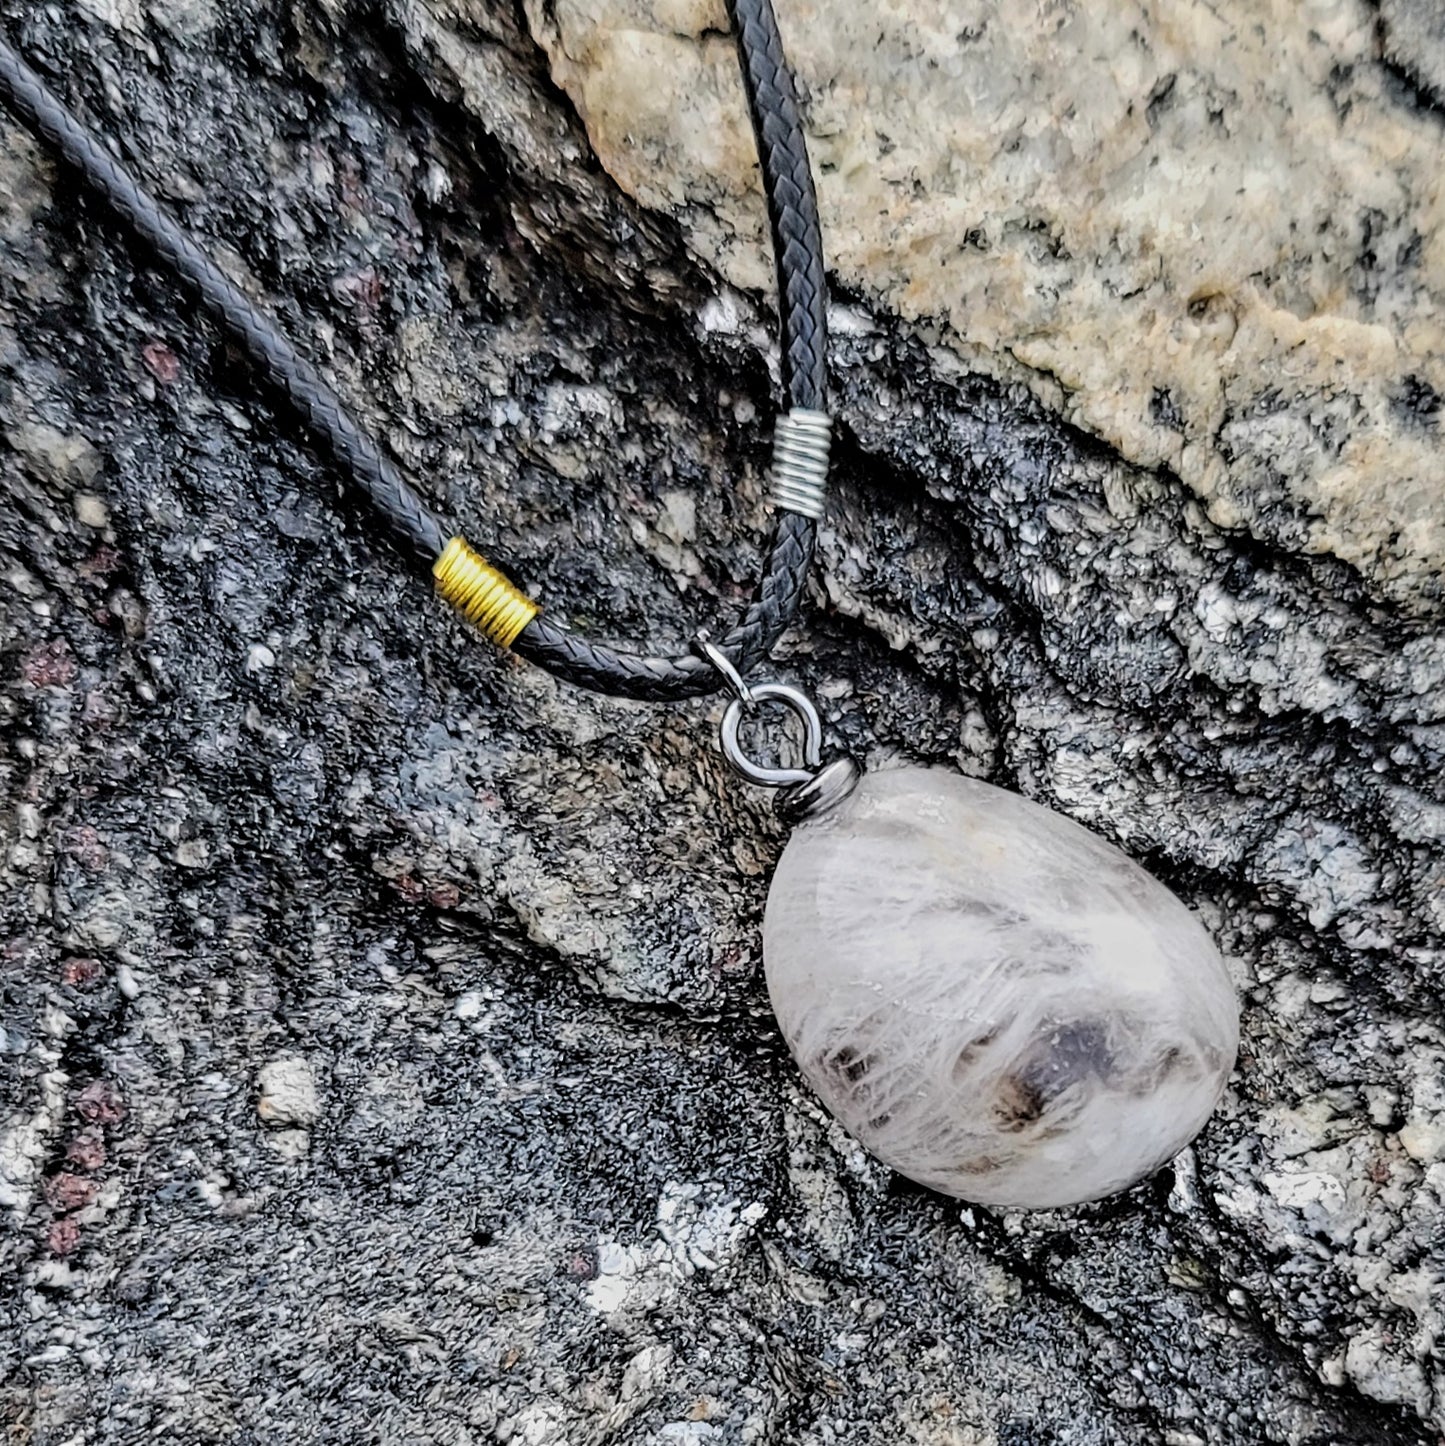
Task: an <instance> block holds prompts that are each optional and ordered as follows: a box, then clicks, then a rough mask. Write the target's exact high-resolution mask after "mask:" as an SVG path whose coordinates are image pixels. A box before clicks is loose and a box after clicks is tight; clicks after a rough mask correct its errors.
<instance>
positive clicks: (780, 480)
mask: <svg viewBox="0 0 1445 1446" xmlns="http://www.w3.org/2000/svg"><path fill="white" fill-rule="evenodd" d="M832 445H833V419H832V417H830V416H829V415H828V414H827V412H816V411H813V410H812V409H811V408H809V407H794V408H793V409H792V411H790V412H785V413H784V414H783V415H782V416H780V417H779V418H778V420H777V425H776V426H775V427H774V429H773V474H772V477H773V487H772V492H771V494H770V496H769V501H771V502H772V504H773V506H774V507H777V508H780V509H781V510H782V511H784V512H796V513H798V514H799V515H800V516H802V517H810V518H812V520H813V521H814V522H817V521H818V519H819V518H821V517H822V515H823V502H824V499H825V497H826V495H827V491H828V453H829V451H830V450H831V448H832Z"/></svg>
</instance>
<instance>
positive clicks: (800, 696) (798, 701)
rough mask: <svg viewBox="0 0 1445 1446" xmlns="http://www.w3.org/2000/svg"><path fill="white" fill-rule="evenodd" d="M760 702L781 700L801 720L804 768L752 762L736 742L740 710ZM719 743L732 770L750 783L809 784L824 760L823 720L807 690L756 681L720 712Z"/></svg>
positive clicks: (771, 786)
mask: <svg viewBox="0 0 1445 1446" xmlns="http://www.w3.org/2000/svg"><path fill="white" fill-rule="evenodd" d="M759 703H780V704H782V706H783V707H784V708H790V709H791V710H792V711H793V712H794V713H796V714H797V715H798V717H799V718H801V719H802V720H803V762H804V763H806V764H807V765H808V766H807V767H806V768H767V767H765V766H764V765H763V764H761V763H754V762H753V760H752V759H751V758H749V757H748V756H747V754H745V753H744V752H743V750H742V746H741V744H740V743H739V742H738V728H739V726H740V725H741V723H742V721H743V711H744V709H747V710H748V711H751V710H752V709H753V708H754V707H755V706H756V705H757V704H759ZM721 744H722V751H723V757H724V758H726V759H727V761H728V763H729V764H730V765H731V766H732V768H733V771H734V772H735V773H738V774H740V775H741V776H742V777H743V778H746V779H747V781H748V782H749V783H758V784H761V785H762V786H763V787H764V788H783V787H785V786H786V785H787V784H790V783H809V782H811V781H812V778H813V775H814V774H815V773H816V772H817V771H818V767H819V765H820V764H821V763H822V761H823V720H822V719H821V718H820V717H819V716H818V710H817V709H816V708H815V707H814V706H813V703H812V700H811V699H810V698H809V697H808V696H807V694H806V693H800V692H799V691H798V690H797V689H796V688H793V687H790V686H789V685H788V684H787V683H758V684H757V685H756V686H755V687H753V688H751V689H750V690H749V694H748V697H747V698H746V699H744V698H741V697H739V698H734V699H733V700H732V702H731V703H729V704H728V707H727V712H726V713H724V714H723V720H722V732H721Z"/></svg>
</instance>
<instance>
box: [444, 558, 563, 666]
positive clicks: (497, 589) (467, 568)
mask: <svg viewBox="0 0 1445 1446" xmlns="http://www.w3.org/2000/svg"><path fill="white" fill-rule="evenodd" d="M431 571H432V577H433V578H435V579H436V588H437V591H438V592H439V593H440V594H441V595H442V596H443V597H444V598H445V599H446V600H447V601H448V602H449V603H450V604H451V605H452V606H453V607H454V608H455V609H456V610H457V611H458V612H459V613H460V614H461V615H462V616H463V617H464V618H465V619H466V620H467V621H468V622H469V623H471V625H472V626H473V627H474V628H476V629H477V631H478V632H480V633H482V634H484V635H485V636H486V637H489V638H490V639H491V640H492V641H493V642H494V643H496V644H498V646H500V647H503V648H510V647H511V646H512V644H513V643H514V642H516V640H517V635H518V634H519V633H520V632H521V631H522V629H523V628H525V627H526V626H527V624H528V623H529V622H531V621H532V619H533V618H534V617H536V616H537V614H538V612H539V611H540V609H539V608H538V606H537V604H536V603H534V602H533V601H532V599H531V598H529V597H528V596H527V595H526V593H524V592H521V591H519V590H518V589H517V588H516V587H514V586H513V584H512V582H511V580H510V579H509V578H507V577H506V576H505V575H504V574H502V573H500V572H498V571H497V569H496V568H494V567H493V566H492V564H491V563H489V562H488V561H487V560H486V558H484V557H483V556H482V555H481V553H479V552H477V551H476V550H475V549H474V548H473V547H472V546H471V544H470V543H469V542H468V541H467V540H466V538H464V537H454V538H452V540H451V541H450V542H449V543H447V545H446V546H445V547H444V548H443V549H442V554H441V556H440V557H439V558H437V560H436V561H435V562H434V563H432V569H431Z"/></svg>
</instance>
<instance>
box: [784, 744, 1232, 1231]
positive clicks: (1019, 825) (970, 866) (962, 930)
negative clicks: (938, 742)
mask: <svg viewBox="0 0 1445 1446" xmlns="http://www.w3.org/2000/svg"><path fill="white" fill-rule="evenodd" d="M763 954H764V960H765V964H766V969H767V978H768V992H769V995H770V996H771V998H772V1004H773V1009H774V1012H775V1013H776V1014H777V1017H778V1022H779V1024H780V1025H781V1026H782V1031H783V1035H784V1037H785V1038H786V1039H787V1041H788V1045H789V1047H790V1048H791V1049H792V1051H793V1055H794V1057H795V1058H796V1059H797V1061H798V1065H799V1067H800V1068H801V1069H802V1071H803V1073H804V1075H805V1076H806V1077H807V1079H808V1081H809V1083H810V1084H811V1085H812V1086H813V1088H814V1089H815V1090H816V1091H817V1092H818V1094H819V1095H820V1096H821V1097H822V1100H823V1103H824V1104H826V1105H827V1107H828V1108H829V1109H830V1110H831V1111H832V1112H833V1113H834V1114H835V1115H836V1116H837V1117H838V1119H839V1120H841V1121H842V1123H843V1125H844V1126H845V1127H846V1128H847V1129H848V1130H849V1132H850V1133H851V1134H853V1135H854V1136H855V1137H856V1138H857V1139H858V1140H859V1141H860V1142H861V1143H862V1144H863V1145H865V1146H866V1147H867V1148H868V1149H869V1150H871V1151H872V1152H873V1154H875V1155H877V1156H878V1158H879V1159H880V1160H882V1161H884V1162H885V1163H886V1164H888V1165H891V1166H892V1167H893V1168H894V1169H895V1170H897V1171H899V1172H900V1173H901V1174H904V1175H907V1176H908V1177H909V1178H910V1179H913V1180H917V1181H918V1182H919V1183H920V1184H923V1185H927V1186H930V1187H931V1188H933V1189H935V1190H941V1191H943V1192H944V1193H945V1194H948V1195H957V1196H961V1197H962V1198H963V1199H965V1200H972V1201H976V1202H978V1203H980V1204H985V1205H1001V1206H1017V1207H1024V1208H1030V1209H1042V1208H1045V1207H1048V1206H1054V1205H1069V1204H1075V1203H1077V1202H1079V1201H1083V1200H1094V1199H1098V1198H1099V1197H1100V1196H1103V1195H1110V1194H1113V1193H1114V1192H1115V1191H1118V1190H1123V1189H1125V1188H1126V1187H1127V1186H1129V1185H1132V1184H1134V1183H1135V1182H1136V1181H1138V1180H1141V1179H1143V1178H1144V1177H1145V1176H1146V1175H1148V1174H1150V1173H1151V1172H1152V1171H1154V1170H1156V1169H1157V1168H1158V1167H1159V1166H1160V1165H1162V1164H1163V1163H1164V1162H1165V1161H1166V1160H1168V1159H1169V1158H1171V1156H1173V1155H1174V1154H1176V1153H1177V1152H1178V1151H1179V1150H1180V1149H1182V1148H1183V1147H1184V1146H1185V1145H1186V1144H1188V1142H1189V1141H1190V1140H1191V1139H1193V1138H1194V1136H1195V1134H1196V1133H1197V1132H1198V1131H1199V1129H1200V1128H1201V1127H1202V1126H1203V1124H1204V1122H1205V1120H1206V1119H1208V1118H1209V1115H1210V1113H1211V1111H1212V1110H1213V1109H1214V1106H1215V1104H1216V1102H1217V1101H1218V1099H1219V1095H1220V1092H1221V1091H1222V1090H1223V1088H1224V1084H1225V1081H1226V1080H1227V1079H1228V1077H1229V1073H1230V1071H1231V1069H1233V1067H1234V1056H1235V1051H1236V1049H1237V1047H1238V1043H1239V1009H1238V1005H1237V1003H1236V1000H1235V995H1234V990H1233V987H1232V985H1231V983H1230V980H1229V975H1228V972H1227V971H1226V969H1225V966H1224V961H1223V960H1222V959H1221V958H1220V956H1219V952H1218V950H1217V949H1216V948H1215V947H1214V945H1213V943H1212V942H1211V941H1210V938H1209V936H1208V935H1207V934H1206V933H1205V931H1204V929H1203V927H1202V926H1201V925H1200V923H1199V922H1198V920H1197V919H1195V917H1194V915H1193V914H1191V913H1190V911H1189V910H1188V909H1187V908H1186V907H1185V906H1184V905H1183V904H1182V903H1181V902H1180V901H1179V900H1178V899H1177V898H1176V897H1175V896H1174V895H1173V894H1172V893H1170V892H1169V890H1168V889H1166V888H1165V887H1164V886H1163V885H1162V884H1160V883H1159V882H1158V881H1157V880H1155V879H1153V878H1152V877H1150V875H1149V874H1147V873H1145V872H1144V870H1143V869H1141V868H1140V867H1139V866H1138V865H1137V864H1136V863H1134V862H1133V861H1132V860H1131V859H1130V858H1128V857H1127V856H1126V855H1125V854H1123V853H1121V852H1120V851H1119V850H1118V849H1117V848H1115V847H1114V846H1113V845H1112V844H1109V843H1106V842H1105V841H1104V840H1103V839H1101V838H1099V837H1097V836H1096V835H1095V834H1092V833H1090V832H1089V831H1088V830H1087V829H1085V828H1083V827H1081V826H1080V825H1079V824H1076V823H1074V822H1072V821H1071V820H1070V819H1067V818H1064V817H1063V816H1062V815H1060V814H1056V813H1051V812H1050V811H1049V810H1048V809H1045V808H1040V807H1039V806H1038V805H1037V804H1033V803H1029V802H1028V801H1027V800H1026V799H1023V798H1019V797H1018V796H1017V795H1015V794H1011V793H1006V792H1004V791H1003V790H1002V789H999V788H993V787H991V786H990V785H988V784H985V783H979V782H977V781H976V780H974V779H969V778H963V777H960V776H959V775H957V774H953V773H949V772H947V771H946V770H943V769H928V768H910V769H903V770H900V771H898V772H892V773H876V774H869V775H866V776H865V777H864V778H863V779H862V780H861V781H860V782H859V784H858V787H857V789H856V790H855V791H854V792H853V794H852V795H851V796H850V797H848V798H847V799H845V800H844V801H843V802H842V803H840V804H838V805H837V806H836V807H834V808H833V809H831V810H829V811H828V812H826V813H823V814H822V815H820V816H818V817H815V818H812V819H809V820H807V821H805V822H804V823H803V824H801V825H800V826H799V828H798V829H797V831H796V832H795V833H794V834H793V837H792V838H791V839H790V840H789V842H788V846H787V848H786V849H785V850H784V852H783V857H782V860H781V862H780V863H779V865H778V871H777V875H776V876H775V878H774V879H773V884H772V888H771V890H770V892H769V894H768V905H767V917H766V922H765V925H764V931H763Z"/></svg>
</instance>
